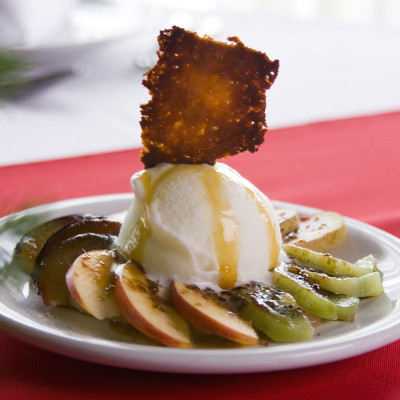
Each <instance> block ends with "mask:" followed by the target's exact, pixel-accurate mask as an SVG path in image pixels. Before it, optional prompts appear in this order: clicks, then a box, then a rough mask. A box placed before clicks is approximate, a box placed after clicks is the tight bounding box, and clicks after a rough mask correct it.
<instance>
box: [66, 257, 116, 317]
mask: <svg viewBox="0 0 400 400" xmlns="http://www.w3.org/2000/svg"><path fill="white" fill-rule="evenodd" d="M114 261H115V253H114V252H113V251H110V250H92V251H89V252H87V253H83V254H82V255H80V256H79V257H78V258H76V259H75V261H74V262H73V264H72V265H71V267H70V268H69V270H68V271H67V274H66V275H65V281H66V284H67V288H68V290H69V293H70V294H71V296H72V298H73V299H74V300H75V301H76V302H77V303H78V304H79V305H80V306H81V307H82V308H83V309H84V310H85V311H86V312H87V313H88V314H90V315H92V316H93V317H94V318H96V319H111V318H113V317H116V316H118V315H120V314H119V311H118V308H117V305H116V304H115V300H114V284H115V274H114V272H113V269H112V267H113V265H114Z"/></svg>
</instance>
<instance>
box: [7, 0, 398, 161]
mask: <svg viewBox="0 0 400 400" xmlns="http://www.w3.org/2000/svg"><path fill="white" fill-rule="evenodd" d="M174 24H176V25H179V26H182V27H184V28H187V29H190V30H193V31H196V32H198V33H199V34H202V35H203V34H208V35H209V36H211V37H213V38H215V39H217V40H226V38H227V37H228V36H238V37H239V38H240V39H241V40H242V41H243V42H244V43H245V44H246V45H247V46H249V47H252V48H255V49H257V50H260V51H263V52H266V53H267V54H268V56H269V57H270V58H271V59H279V60H280V65H281V67H280V72H279V76H278V79H277V80H276V83H275V84H274V86H273V87H272V88H271V89H270V91H269V92H268V94H267V99H268V102H267V123H268V125H269V127H270V128H271V129H276V128H280V127H287V126H293V125H299V124H307V123H312V122H317V121H322V120H329V119H337V118H347V117H353V116H359V115H367V114H376V113H382V112H390V111H396V110H399V109H400V95H399V89H400V76H399V73H398V71H399V70H400V2H399V1H398V0H347V1H346V0H279V1H278V0H247V1H241V0H202V1H185V0H168V1H165V0H148V1H144V0H143V1H139V0H80V1H79V0H0V101H1V103H0V137H1V138H2V145H1V146H0V165H10V164H18V163H26V162H32V161H40V160H48V159H54V158H63V157H71V156H79V155H85V154H93V153H99V152H107V151H114V150H121V149H127V148H132V147H139V146H140V126H139V121H140V108H139V107H140V104H141V103H144V102H146V101H147V100H148V93H147V90H146V89H145V88H143V86H142V85H141V81H142V77H143V74H144V73H145V72H146V70H148V69H149V68H150V67H151V66H152V65H153V64H154V62H155V57H156V50H157V35H158V33H159V31H160V30H161V29H165V28H168V27H171V26H172V25H174Z"/></svg>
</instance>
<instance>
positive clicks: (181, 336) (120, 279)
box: [114, 262, 191, 348]
mask: <svg viewBox="0 0 400 400" xmlns="http://www.w3.org/2000/svg"><path fill="white" fill-rule="evenodd" d="M116 275H117V279H116V283H115V291H114V295H115V301H116V303H117V306H118V308H119V310H120V312H121V314H122V315H123V316H124V317H125V319H126V320H127V321H128V322H129V323H130V324H132V325H133V326H134V327H135V328H136V329H138V330H139V331H140V332H142V333H144V334H145V335H147V336H149V337H150V338H152V339H154V340H156V341H157V342H159V343H162V344H164V345H166V346H169V347H178V348H187V347H190V346H191V340H190V331H189V325H188V324H187V322H186V321H185V320H184V319H183V318H182V317H181V316H180V315H179V314H178V313H176V312H175V311H174V310H173V309H172V308H171V307H170V306H169V305H168V304H167V303H166V301H164V300H163V299H161V298H160V296H159V295H158V290H159V287H158V284H157V283H156V282H153V281H151V280H150V279H149V278H147V276H146V275H145V274H144V272H143V271H142V270H141V269H140V268H139V267H138V266H137V265H136V264H135V263H133V262H129V263H126V264H122V265H120V266H119V267H118V271H117V274H116Z"/></svg>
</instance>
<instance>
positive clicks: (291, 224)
mask: <svg viewBox="0 0 400 400" xmlns="http://www.w3.org/2000/svg"><path fill="white" fill-rule="evenodd" d="M275 213H276V216H277V218H278V222H279V226H280V229H281V235H282V237H285V236H286V235H289V233H292V232H294V231H295V230H296V229H298V227H299V224H300V217H299V213H298V211H297V210H294V209H292V208H276V209H275Z"/></svg>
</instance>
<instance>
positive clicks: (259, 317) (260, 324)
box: [229, 282, 314, 342]
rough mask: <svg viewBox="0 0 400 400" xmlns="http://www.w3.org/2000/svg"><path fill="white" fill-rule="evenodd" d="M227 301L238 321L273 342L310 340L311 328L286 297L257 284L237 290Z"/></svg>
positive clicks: (308, 322)
mask: <svg viewBox="0 0 400 400" xmlns="http://www.w3.org/2000/svg"><path fill="white" fill-rule="evenodd" d="M229 298H230V300H231V301H232V302H233V304H234V305H235V308H236V309H237V312H238V313H239V314H240V315H241V316H242V318H244V319H246V320H248V321H250V322H251V323H252V324H253V326H254V327H255V328H256V329H258V330H259V331H261V332H263V333H264V334H265V335H267V336H268V337H269V338H270V339H272V340H273V341H276V342H300V341H305V340H310V339H311V338H312V337H313V334H314V328H313V327H312V325H311V323H310V321H309V320H308V318H307V317H306V315H305V314H304V313H303V311H302V310H301V308H300V307H299V306H298V304H297V303H296V300H295V299H294V298H293V296H291V295H290V294H289V293H285V292H283V291H282V290H279V289H278V288H273V287H270V286H268V285H266V284H264V283H261V282H252V283H250V284H247V285H243V286H238V287H236V288H234V289H232V290H231V291H230V292H229Z"/></svg>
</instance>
